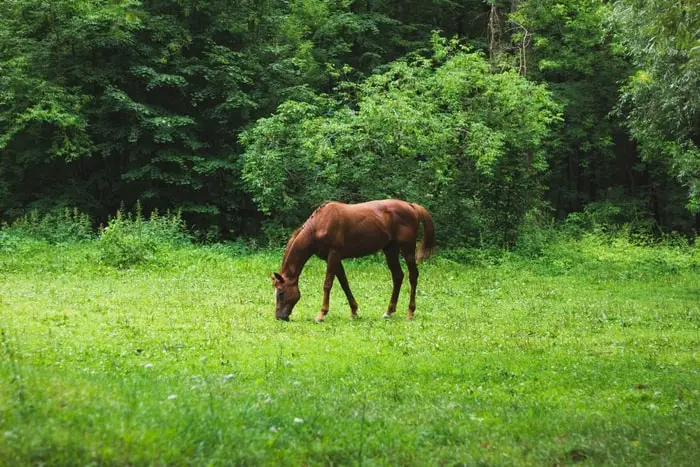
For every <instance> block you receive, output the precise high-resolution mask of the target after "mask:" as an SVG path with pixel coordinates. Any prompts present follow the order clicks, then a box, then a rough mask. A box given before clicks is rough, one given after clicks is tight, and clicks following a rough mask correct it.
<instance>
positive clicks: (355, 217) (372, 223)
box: [314, 199, 419, 257]
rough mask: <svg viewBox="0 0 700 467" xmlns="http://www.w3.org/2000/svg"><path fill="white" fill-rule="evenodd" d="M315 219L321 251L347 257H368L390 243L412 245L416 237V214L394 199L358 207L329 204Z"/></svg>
mask: <svg viewBox="0 0 700 467" xmlns="http://www.w3.org/2000/svg"><path fill="white" fill-rule="evenodd" d="M314 216H315V229H316V235H317V241H318V242H319V243H320V244H321V245H323V250H330V249H334V250H339V251H342V252H343V256H346V257H348V256H355V257H356V256H364V255H368V254H371V253H374V252H376V251H379V250H382V249H384V248H386V247H387V246H388V245H390V244H391V243H411V242H413V243H415V241H416V237H417V234H418V223H419V218H418V214H417V212H416V210H415V209H414V208H413V207H412V206H411V204H409V203H407V202H405V201H401V200H397V199H387V200H375V201H367V202H364V203H358V204H345V203H340V202H336V201H331V202H328V203H324V205H323V209H320V210H318V211H317V212H315V213H314Z"/></svg>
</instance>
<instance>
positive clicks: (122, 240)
mask: <svg viewBox="0 0 700 467" xmlns="http://www.w3.org/2000/svg"><path fill="white" fill-rule="evenodd" d="M190 241H191V237H190V235H189V234H188V233H187V229H186V226H185V223H184V221H183V220H182V217H181V215H180V212H177V213H176V214H171V213H170V212H167V213H166V214H165V215H164V216H161V215H159V214H158V211H154V212H153V213H151V217H150V219H148V220H145V219H144V218H143V216H142V215H141V207H140V205H137V213H136V215H135V216H132V215H131V214H126V215H125V214H124V211H123V209H120V210H119V211H117V214H116V216H115V217H114V218H112V219H110V221H109V223H108V225H107V227H105V228H104V229H103V230H102V232H101V233H100V239H99V245H100V262H101V263H103V264H106V265H108V266H112V267H117V268H120V269H127V268H130V267H132V266H135V265H137V264H141V263H149V262H153V261H154V260H155V259H156V255H157V253H158V252H159V251H161V250H164V249H167V248H172V247H176V246H182V245H185V244H188V243H190Z"/></svg>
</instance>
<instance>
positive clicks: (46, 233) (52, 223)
mask: <svg viewBox="0 0 700 467" xmlns="http://www.w3.org/2000/svg"><path fill="white" fill-rule="evenodd" d="M0 231H1V232H3V233H4V235H5V236H6V238H7V237H9V236H12V237H18V238H20V239H22V238H29V239H34V240H41V241H45V242H48V243H52V244H55V243H66V242H79V241H83V240H90V239H92V238H94V237H95V235H94V232H93V230H92V222H91V221H90V218H89V217H88V216H87V215H86V214H83V213H81V212H79V211H78V210H77V209H75V208H74V209H72V210H71V209H68V208H64V209H63V211H62V212H61V211H56V212H53V213H48V214H44V215H42V214H40V213H39V212H38V211H31V212H30V213H29V214H26V215H24V216H22V217H20V218H18V219H16V220H15V221H14V222H12V224H10V225H5V226H3V228H2V230H0Z"/></svg>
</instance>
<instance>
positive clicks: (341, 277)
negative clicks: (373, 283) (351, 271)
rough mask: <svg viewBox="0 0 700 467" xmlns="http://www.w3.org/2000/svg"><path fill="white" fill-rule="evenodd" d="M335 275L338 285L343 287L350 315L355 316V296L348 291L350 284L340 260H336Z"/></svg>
mask: <svg viewBox="0 0 700 467" xmlns="http://www.w3.org/2000/svg"><path fill="white" fill-rule="evenodd" d="M335 275H336V277H337V278H338V282H340V286H341V287H342V288H343V292H345V296H346V297H347V299H348V304H349V305H350V313H351V316H352V317H353V318H355V317H357V302H356V301H355V297H353V296H352V292H351V291H350V284H349V283H348V278H347V276H346V275H345V268H343V263H342V262H338V269H337V271H336V274H335Z"/></svg>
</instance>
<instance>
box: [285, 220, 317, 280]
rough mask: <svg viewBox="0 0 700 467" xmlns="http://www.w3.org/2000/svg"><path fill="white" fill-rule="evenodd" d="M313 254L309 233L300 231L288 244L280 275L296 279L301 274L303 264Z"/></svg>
mask: <svg viewBox="0 0 700 467" xmlns="http://www.w3.org/2000/svg"><path fill="white" fill-rule="evenodd" d="M313 254H314V249H313V245H312V242H311V238H310V234H309V233H308V232H306V231H302V232H300V233H299V235H297V236H296V238H294V240H293V242H292V244H291V245H290V246H289V251H288V252H287V256H286V257H285V258H284V263H283V264H282V275H283V276H284V277H286V278H287V279H289V280H292V281H296V280H297V279H299V276H300V275H301V270H302V269H304V265H305V264H306V262H307V261H308V260H309V258H311V256H312V255H313Z"/></svg>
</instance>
